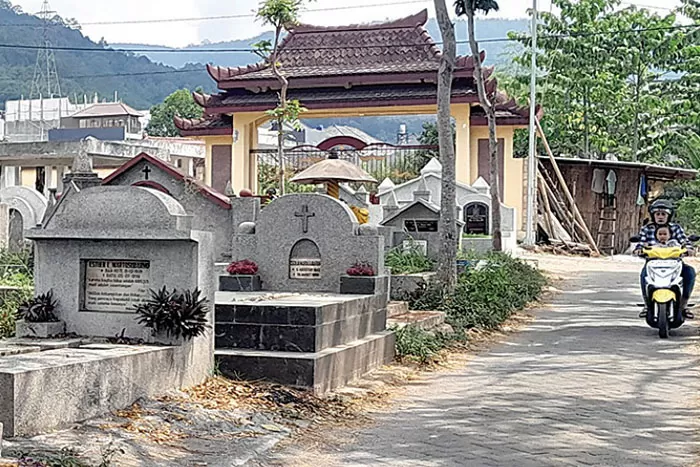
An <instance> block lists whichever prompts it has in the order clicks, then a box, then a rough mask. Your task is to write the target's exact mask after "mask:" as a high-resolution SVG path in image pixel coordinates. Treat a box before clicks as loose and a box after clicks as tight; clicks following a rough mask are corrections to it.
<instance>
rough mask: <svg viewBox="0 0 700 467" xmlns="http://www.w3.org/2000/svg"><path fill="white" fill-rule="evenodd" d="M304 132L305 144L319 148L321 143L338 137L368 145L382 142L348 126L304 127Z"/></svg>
mask: <svg viewBox="0 0 700 467" xmlns="http://www.w3.org/2000/svg"><path fill="white" fill-rule="evenodd" d="M304 132H305V137H306V140H305V141H304V143H305V144H310V145H312V146H317V145H318V144H319V143H322V142H323V141H326V140H327V139H329V138H333V137H337V136H349V137H351V138H356V139H358V140H360V141H362V142H363V143H365V144H368V145H369V144H376V143H381V142H382V141H381V140H378V139H377V138H374V137H373V136H371V135H369V134H367V133H365V132H364V131H362V130H360V129H359V128H355V127H353V126H348V125H331V126H328V127H326V128H323V129H318V128H312V127H310V126H307V125H304Z"/></svg>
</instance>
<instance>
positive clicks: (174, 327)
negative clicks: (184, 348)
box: [136, 286, 209, 340]
mask: <svg viewBox="0 0 700 467" xmlns="http://www.w3.org/2000/svg"><path fill="white" fill-rule="evenodd" d="M150 292H151V298H149V299H148V300H147V301H145V302H144V303H142V304H140V305H138V306H137V307H136V314H137V315H138V322H139V324H142V325H144V326H145V327H147V328H150V329H151V330H152V332H153V335H154V336H155V335H156V334H158V333H165V334H166V335H167V336H169V337H182V338H183V339H185V340H190V339H193V338H195V337H197V336H201V335H202V334H204V332H205V331H206V330H207V329H208V328H209V324H208V323H207V313H208V312H209V305H208V304H207V299H206V298H199V295H200V294H201V291H200V290H199V289H195V290H194V291H190V290H186V291H185V292H184V293H180V292H178V291H177V290H172V291H169V290H168V289H167V288H166V287H165V286H163V288H162V289H160V290H157V291H156V290H151V291H150Z"/></svg>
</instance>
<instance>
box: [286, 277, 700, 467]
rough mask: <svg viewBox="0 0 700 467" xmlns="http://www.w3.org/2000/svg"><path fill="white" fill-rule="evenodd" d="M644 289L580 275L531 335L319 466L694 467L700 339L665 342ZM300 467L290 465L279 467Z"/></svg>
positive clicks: (410, 402) (427, 388)
mask: <svg viewBox="0 0 700 467" xmlns="http://www.w3.org/2000/svg"><path fill="white" fill-rule="evenodd" d="M636 280H637V274H636V273H633V272H624V273H622V272H615V273H611V272H605V271H604V270H603V271H587V272H583V273H580V275H579V276H578V277H577V278H576V279H574V280H572V281H569V282H567V284H566V285H565V286H563V288H564V289H565V290H564V292H562V293H561V294H559V295H557V297H555V299H554V302H553V306H552V307H551V309H549V310H542V311H540V312H538V313H537V314H536V315H537V319H536V320H535V321H534V322H533V324H531V325H530V326H529V327H528V328H526V329H525V330H524V331H522V332H520V333H518V334H516V335H513V337H511V338H510V339H509V341H508V342H506V343H504V344H500V345H497V346H496V347H494V348H493V349H492V350H491V351H490V352H488V353H485V354H482V355H479V356H477V357H476V358H474V359H473V360H471V361H470V362H469V363H468V365H467V366H466V367H465V368H464V369H462V370H460V371H455V372H452V373H448V374H440V375H437V376H434V377H432V378H430V379H428V380H424V381H422V382H420V383H418V384H415V385H412V386H411V387H410V389H409V391H408V394H407V395H406V397H405V398H404V399H403V400H402V401H399V404H398V405H397V410H396V411H393V412H391V413H387V414H383V415H381V416H380V418H379V419H378V421H377V424H376V425H375V426H374V427H372V428H370V429H368V430H366V431H364V432H362V433H361V434H360V435H359V437H358V438H357V442H356V443H354V444H349V445H345V446H343V447H342V448H341V450H340V452H337V451H336V452H327V453H323V454H322V461H321V460H320V459H321V457H319V461H320V462H322V464H323V465H327V466H331V465H337V466H355V467H356V466H383V465H387V466H388V465H391V466H431V467H433V466H440V467H442V466H518V467H521V466H565V465H573V466H579V465H581V466H583V465H605V466H637V465H639V466H647V465H648V466H688V465H692V463H693V461H694V460H695V458H694V454H695V451H696V448H695V446H694V445H695V443H696V442H697V441H698V438H697V435H698V432H697V429H698V417H699V416H700V410H698V408H697V405H696V402H695V400H694V399H695V398H696V397H698V390H699V389H700V365H699V364H698V355H699V352H698V350H697V348H696V347H697V346H698V340H697V339H698V337H697V336H698V328H697V327H695V326H693V325H690V326H687V327H684V328H682V329H680V330H678V331H675V333H674V335H673V336H672V338H671V339H669V340H666V341H662V340H660V339H659V338H658V337H657V334H656V333H655V332H654V331H653V330H652V329H649V328H647V327H646V326H645V325H644V323H643V321H642V320H640V319H638V318H637V317H636V316H637V313H638V309H637V308H636V307H635V306H634V303H635V302H637V301H638V298H637V295H636V294H637V286H636ZM630 304H631V306H630ZM294 457H295V458H296V459H297V460H298V459H299V453H298V452H297V453H296V454H295V455H294ZM313 459H314V456H311V457H309V458H308V460H309V461H310V462H311V463H313V462H314V460H313ZM278 462H280V461H279V460H278ZM292 464H293V462H292V461H291V459H288V462H287V461H285V460H284V457H283V458H282V460H281V463H280V464H277V463H276V464H275V465H292ZM316 465H321V464H319V463H316Z"/></svg>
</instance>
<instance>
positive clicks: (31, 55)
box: [0, 2, 213, 109]
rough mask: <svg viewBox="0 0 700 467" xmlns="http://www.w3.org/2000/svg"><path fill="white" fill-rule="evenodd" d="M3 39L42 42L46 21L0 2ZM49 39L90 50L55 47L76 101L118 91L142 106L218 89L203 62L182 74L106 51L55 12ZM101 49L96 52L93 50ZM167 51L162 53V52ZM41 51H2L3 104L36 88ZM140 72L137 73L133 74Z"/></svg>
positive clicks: (64, 86) (64, 87) (65, 85)
mask: <svg viewBox="0 0 700 467" xmlns="http://www.w3.org/2000/svg"><path fill="white" fill-rule="evenodd" d="M0 23H2V24H3V27H1V28H0V43H3V44H18V43H21V44H29V45H40V44H43V37H42V20H41V19H40V18H38V17H36V16H34V15H31V14H25V13H22V12H21V9H18V8H17V7H12V5H11V4H10V3H9V2H6V3H4V4H0ZM49 38H50V39H51V42H52V44H53V45H54V46H57V47H68V48H85V49H90V50H76V51H70V50H57V51H55V56H56V64H57V67H58V74H59V77H60V78H61V90H62V91H63V93H64V94H65V95H67V96H70V97H71V98H73V100H76V98H77V100H79V101H81V102H82V99H83V96H84V95H87V96H92V95H93V94H94V93H97V94H98V95H99V96H100V97H102V98H113V97H114V92H115V91H117V92H118V93H119V97H120V98H121V99H123V100H124V101H125V102H127V103H129V105H132V106H134V107H135V108H137V109H144V108H149V107H150V106H151V105H153V104H155V103H157V102H161V101H162V100H163V99H165V97H166V96H167V95H168V94H169V93H170V92H172V91H173V90H174V89H181V88H190V89H194V88H195V87H196V86H197V85H204V86H205V87H206V88H208V89H213V85H212V82H211V78H209V77H208V75H207V73H206V70H205V69H204V67H202V65H199V64H197V65H192V64H188V65H185V66H184V67H183V68H182V71H181V72H175V71H176V69H175V68H173V67H169V66H164V65H159V64H156V63H153V62H152V61H150V60H148V59H147V58H146V57H142V56H136V55H134V54H133V53H124V52H117V51H108V52H105V51H102V49H105V48H108V46H107V44H106V43H104V42H101V43H98V42H97V41H93V40H91V39H90V38H89V37H87V36H84V35H83V34H82V33H81V32H80V30H79V28H78V27H75V23H74V22H72V21H70V20H64V19H62V18H61V17H60V16H58V15H56V16H54V18H52V19H51V20H50V27H49ZM92 49H94V50H97V51H94V50H92ZM161 55H162V54H161ZM35 64H36V50H32V49H20V48H4V49H2V50H0V105H4V102H5V101H6V100H10V99H19V98H20V96H25V98H26V97H28V96H29V94H30V91H31V83H32V77H33V73H34V66H35ZM134 73H138V76H136V77H135V76H128V75H131V74H134Z"/></svg>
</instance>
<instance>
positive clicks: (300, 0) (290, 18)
mask: <svg viewBox="0 0 700 467" xmlns="http://www.w3.org/2000/svg"><path fill="white" fill-rule="evenodd" d="M303 4H304V0H263V2H262V3H261V4H260V8H259V9H258V12H257V14H256V16H257V18H258V19H261V20H262V21H263V22H264V23H266V24H269V25H271V26H273V27H275V28H277V27H284V28H287V27H290V26H294V25H295V24H297V23H298V22H299V10H301V7H302V5H303Z"/></svg>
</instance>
